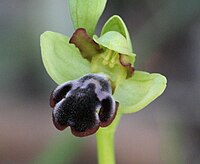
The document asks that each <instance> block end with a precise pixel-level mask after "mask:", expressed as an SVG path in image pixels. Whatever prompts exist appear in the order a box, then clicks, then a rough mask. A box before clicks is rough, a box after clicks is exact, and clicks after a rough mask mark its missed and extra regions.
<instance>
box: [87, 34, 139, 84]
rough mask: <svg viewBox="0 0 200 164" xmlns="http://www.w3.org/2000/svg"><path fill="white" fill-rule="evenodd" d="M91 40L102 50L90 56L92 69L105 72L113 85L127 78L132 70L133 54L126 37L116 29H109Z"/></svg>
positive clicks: (131, 73)
mask: <svg viewBox="0 0 200 164" xmlns="http://www.w3.org/2000/svg"><path fill="white" fill-rule="evenodd" d="M93 40H94V41H95V42H96V43H98V44H99V45H100V47H101V48H102V49H103V50H104V52H103V53H101V54H98V55H95V56H94V57H93V58H92V62H91V64H92V71H93V72H95V73H96V72H99V71H102V72H105V73H107V74H108V75H109V76H110V79H111V81H112V82H113V83H114V85H115V86H118V85H119V84H120V83H121V81H123V80H124V79H126V78H129V77H131V76H132V75H133V72H134V62H135V56H136V55H135V54H134V53H132V50H131V48H130V46H129V45H128V41H127V39H126V38H125V37H124V36H123V35H122V34H120V33H119V32H116V31H109V32H107V33H105V34H103V35H102V36H100V37H99V38H98V37H97V36H96V35H94V36H93Z"/></svg>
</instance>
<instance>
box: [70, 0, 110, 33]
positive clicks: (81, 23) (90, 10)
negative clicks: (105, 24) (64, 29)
mask: <svg viewBox="0 0 200 164" xmlns="http://www.w3.org/2000/svg"><path fill="white" fill-rule="evenodd" d="M106 2H107V0H69V9H70V15H71V18H72V22H73V25H74V28H75V29H77V28H85V29H86V31H87V33H88V34H89V35H90V36H92V35H93V34H94V30H95V28H96V24H97V22H98V20H99V18H100V16H101V14H102V13H103V10H104V8H105V5H106Z"/></svg>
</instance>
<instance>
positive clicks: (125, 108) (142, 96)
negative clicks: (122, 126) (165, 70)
mask: <svg viewBox="0 0 200 164" xmlns="http://www.w3.org/2000/svg"><path fill="white" fill-rule="evenodd" d="M166 83H167V80H166V78H165V77H164V76H162V75H160V74H157V73H153V74H149V73H147V72H142V71H135V73H134V75H133V76H132V77H131V78H129V79H127V80H124V81H123V83H121V84H120V85H119V86H118V88H116V90H115V93H114V98H115V100H116V101H118V102H119V108H120V111H121V112H122V113H134V112H137V111H139V110H141V109H143V108H144V107H145V106H147V105H148V104H149V103H151V102H152V101H153V100H154V99H156V98H157V97H158V96H160V95H161V94H162V93H163V91H164V90H165V88H166Z"/></svg>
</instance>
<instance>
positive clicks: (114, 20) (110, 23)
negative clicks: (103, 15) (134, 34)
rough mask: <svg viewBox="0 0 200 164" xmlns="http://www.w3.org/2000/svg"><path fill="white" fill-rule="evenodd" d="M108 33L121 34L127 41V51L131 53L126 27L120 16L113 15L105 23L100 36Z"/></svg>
mask: <svg viewBox="0 0 200 164" xmlns="http://www.w3.org/2000/svg"><path fill="white" fill-rule="evenodd" d="M109 31H117V32H119V33H120V34H122V35H123V36H124V37H125V38H126V39H127V44H128V46H129V49H130V50H131V52H132V43H131V39H130V35H129V32H128V29H127V27H126V24H125V23H124V21H123V20H122V18H121V17H120V16H118V15H113V16H112V17H110V18H109V19H108V20H107V22H106V23H105V25H104V26H103V29H102V31H101V35H103V34H105V33H107V32H109Z"/></svg>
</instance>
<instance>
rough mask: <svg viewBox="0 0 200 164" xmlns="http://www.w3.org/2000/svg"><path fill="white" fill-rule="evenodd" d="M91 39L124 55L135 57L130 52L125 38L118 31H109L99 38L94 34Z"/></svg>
mask: <svg viewBox="0 0 200 164" xmlns="http://www.w3.org/2000/svg"><path fill="white" fill-rule="evenodd" d="M93 39H94V41H95V42H96V43H98V44H99V45H101V46H103V47H106V48H108V49H110V50H113V51H116V52H118V53H121V54H124V55H128V56H132V57H135V54H134V53H132V50H131V49H130V47H129V44H128V41H127V39H126V38H125V37H124V36H123V35H122V34H120V33H119V32H116V31H109V32H107V33H105V34H104V35H102V36H101V37H99V38H98V37H97V36H96V35H94V36H93Z"/></svg>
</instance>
